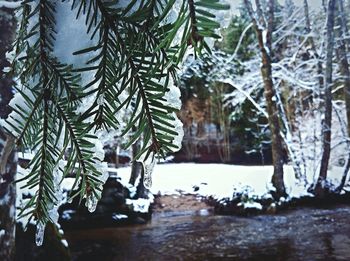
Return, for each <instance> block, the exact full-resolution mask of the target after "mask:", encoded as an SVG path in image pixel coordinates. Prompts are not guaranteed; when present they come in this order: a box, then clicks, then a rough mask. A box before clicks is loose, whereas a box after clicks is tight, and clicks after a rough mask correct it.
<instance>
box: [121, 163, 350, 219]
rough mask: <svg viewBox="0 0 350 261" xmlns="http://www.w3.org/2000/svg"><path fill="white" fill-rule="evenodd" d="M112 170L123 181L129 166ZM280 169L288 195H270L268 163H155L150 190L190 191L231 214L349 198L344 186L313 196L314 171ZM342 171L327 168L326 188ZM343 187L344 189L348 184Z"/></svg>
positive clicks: (164, 193)
mask: <svg viewBox="0 0 350 261" xmlns="http://www.w3.org/2000/svg"><path fill="white" fill-rule="evenodd" d="M116 172H117V175H118V177H119V178H120V179H121V181H122V182H124V183H127V181H128V179H129V175H130V168H120V169H116ZM284 172H285V176H284V182H285V186H286V190H287V193H288V197H286V198H281V199H279V200H278V201H276V200H275V199H274V198H273V197H272V194H273V190H274V187H273V186H272V184H271V177H272V173H273V167H272V166H239V165H228V164H194V163H182V164H159V165H156V166H155V169H154V172H153V175H152V177H153V185H152V188H151V193H152V194H154V195H156V196H163V197H164V196H169V195H171V196H172V197H174V196H175V197H180V196H183V195H193V196H194V197H196V198H198V199H201V200H202V201H205V202H206V203H207V204H208V205H209V206H210V207H212V208H213V209H214V212H215V213H217V214H233V215H250V214H262V213H267V214H274V213H276V212H277V211H279V210H283V209H287V208H293V207H297V206H307V205H309V206H312V205H314V206H318V205H322V204H326V205H332V204H339V203H346V202H350V196H349V195H348V194H347V193H345V190H344V191H343V192H342V193H341V194H340V195H336V194H328V195H327V196H326V198H325V199H324V200H322V201H320V200H319V199H315V198H314V195H313V194H312V193H310V192H309V191H308V189H309V188H310V186H312V184H313V183H314V179H315V177H317V176H316V175H314V174H313V173H312V172H308V175H306V176H305V177H302V178H301V179H297V178H296V177H295V175H294V172H293V169H292V167H291V166H288V165H286V166H285V167H284ZM342 173H343V172H342V168H341V167H333V168H332V169H331V170H330V171H329V175H328V180H327V184H328V186H329V189H330V190H332V189H333V188H335V187H337V186H338V184H339V183H340V179H341V176H342ZM346 184H348V182H346ZM344 189H346V190H348V189H349V186H345V187H344ZM167 201H169V200H167ZM175 202H176V201H175ZM174 204H178V203H174ZM156 205H157V202H156ZM158 205H159V204H158ZM165 205H166V204H165Z"/></svg>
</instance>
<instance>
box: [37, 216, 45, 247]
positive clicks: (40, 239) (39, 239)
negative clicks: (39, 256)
mask: <svg viewBox="0 0 350 261" xmlns="http://www.w3.org/2000/svg"><path fill="white" fill-rule="evenodd" d="M45 226H46V224H44V223H42V222H38V224H37V225H36V233H35V243H36V245H37V246H41V245H42V244H43V242H44V233H45Z"/></svg>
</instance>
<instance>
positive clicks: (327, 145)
mask: <svg viewBox="0 0 350 261" xmlns="http://www.w3.org/2000/svg"><path fill="white" fill-rule="evenodd" d="M335 3H336V0H329V1H328V8H327V59H326V73H325V79H326V81H325V85H324V101H325V117H324V121H323V123H322V132H323V133H322V134H323V146H322V149H323V154H322V160H321V168H320V175H319V178H318V180H317V183H316V187H315V193H316V195H318V196H320V197H322V195H323V194H324V184H325V180H326V179H327V171H328V164H329V157H330V152H331V129H332V68H333V63H332V61H333V49H334V12H335Z"/></svg>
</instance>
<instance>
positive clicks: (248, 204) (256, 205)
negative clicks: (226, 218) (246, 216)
mask: <svg viewBox="0 0 350 261" xmlns="http://www.w3.org/2000/svg"><path fill="white" fill-rule="evenodd" d="M237 206H243V207H244V208H256V209H260V210H261V209H262V205H261V204H260V203H258V202H254V201H248V202H240V203H238V204H237Z"/></svg>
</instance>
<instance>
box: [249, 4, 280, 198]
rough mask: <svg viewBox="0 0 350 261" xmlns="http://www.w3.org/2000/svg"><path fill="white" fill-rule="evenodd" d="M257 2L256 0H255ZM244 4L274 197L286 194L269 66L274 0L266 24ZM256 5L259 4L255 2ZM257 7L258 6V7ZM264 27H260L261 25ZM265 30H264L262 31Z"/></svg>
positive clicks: (278, 124)
mask: <svg viewBox="0 0 350 261" xmlns="http://www.w3.org/2000/svg"><path fill="white" fill-rule="evenodd" d="M256 1H257V2H259V1H258V0H256ZM244 2H245V5H246V7H247V9H248V12H249V15H250V17H251V19H252V22H253V24H254V27H255V31H256V34H257V38H258V43H259V48H260V51H261V59H262V66H261V75H262V78H263V82H264V95H265V99H266V109H267V114H268V121H269V128H270V131H271V141H272V162H273V168H274V171H273V176H272V180H271V182H272V184H273V186H274V187H275V188H276V193H275V195H274V196H275V197H276V198H280V197H284V196H286V189H285V186H284V181H283V146H282V137H281V133H280V122H279V115H278V108H277V104H276V100H277V98H276V89H275V88H274V85H273V78H272V67H271V53H270V51H271V49H272V48H271V47H272V31H273V23H274V0H269V3H268V4H269V17H268V20H267V25H264V24H261V23H259V24H258V21H256V19H255V15H254V14H253V8H252V6H251V3H250V1H249V0H245V1H244ZM257 6H260V5H258V4H257ZM258 9H259V8H258ZM262 13H263V12H262V10H258V14H262ZM264 20H265V19H263V18H261V17H260V18H259V21H264ZM263 25H264V27H266V28H262V26H263ZM264 31H265V32H264ZM264 33H266V38H265V39H264V35H263V34H264Z"/></svg>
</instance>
